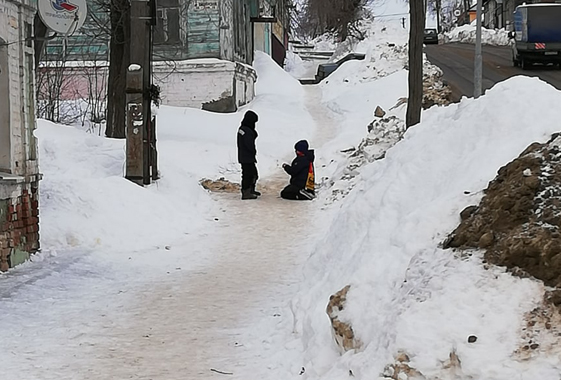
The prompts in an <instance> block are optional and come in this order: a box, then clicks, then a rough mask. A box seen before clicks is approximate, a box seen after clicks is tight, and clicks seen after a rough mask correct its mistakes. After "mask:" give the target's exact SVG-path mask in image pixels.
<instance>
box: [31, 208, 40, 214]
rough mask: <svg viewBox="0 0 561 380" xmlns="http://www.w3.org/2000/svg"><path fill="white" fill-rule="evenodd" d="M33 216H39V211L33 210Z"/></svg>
mask: <svg viewBox="0 0 561 380" xmlns="http://www.w3.org/2000/svg"><path fill="white" fill-rule="evenodd" d="M31 215H32V216H39V210H38V209H33V210H31Z"/></svg>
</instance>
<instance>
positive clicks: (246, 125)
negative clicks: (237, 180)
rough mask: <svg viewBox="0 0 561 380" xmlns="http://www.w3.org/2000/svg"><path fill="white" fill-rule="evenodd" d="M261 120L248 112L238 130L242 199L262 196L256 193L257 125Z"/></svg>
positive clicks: (253, 113) (257, 176) (251, 112)
mask: <svg viewBox="0 0 561 380" xmlns="http://www.w3.org/2000/svg"><path fill="white" fill-rule="evenodd" d="M257 120H259V118H258V117H257V114H256V113H255V112H253V111H247V112H246V113H245V115H244V117H243V120H242V123H241V126H240V128H239V129H238V141H237V145H238V162H239V163H240V164H241V165H242V186H241V187H242V199H257V197H258V196H260V195H261V193H259V192H258V191H255V184H256V183H257V178H259V175H258V174H257V166H256V163H257V149H256V147H255V140H256V139H257V131H256V130H255V123H257Z"/></svg>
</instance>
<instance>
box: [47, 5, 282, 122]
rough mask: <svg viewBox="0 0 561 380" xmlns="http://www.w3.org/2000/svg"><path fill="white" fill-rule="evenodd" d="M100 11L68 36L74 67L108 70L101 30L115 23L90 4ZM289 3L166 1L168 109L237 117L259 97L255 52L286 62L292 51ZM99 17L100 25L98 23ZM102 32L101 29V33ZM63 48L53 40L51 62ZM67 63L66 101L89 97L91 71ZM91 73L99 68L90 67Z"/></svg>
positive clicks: (161, 23) (159, 40)
mask: <svg viewBox="0 0 561 380" xmlns="http://www.w3.org/2000/svg"><path fill="white" fill-rule="evenodd" d="M88 1H89V3H90V4H91V5H90V6H89V9H90V11H91V13H92V15H91V16H89V17H90V20H89V22H88V21H87V22H86V24H85V25H84V27H83V28H82V29H83V30H81V31H80V33H77V34H76V35H74V36H71V37H69V38H68V46H67V47H66V51H67V57H66V59H67V60H68V61H83V62H90V63H91V62H94V61H96V65H97V67H96V68H95V69H99V68H100V67H101V72H107V65H106V64H105V65H104V64H101V63H100V62H102V61H105V62H107V60H108V56H107V54H108V49H107V43H108V40H109V39H108V38H106V37H103V36H101V37H103V38H100V36H98V35H96V33H95V32H93V31H94V30H96V26H95V24H96V23H97V22H99V20H100V19H103V18H104V17H107V14H104V13H103V12H101V11H100V10H99V8H97V7H96V6H95V2H94V0H88ZM288 1H289V0H158V1H157V3H156V4H157V7H156V14H155V15H154V16H155V18H156V25H155V26H154V27H153V45H154V46H153V58H154V67H153V75H154V83H155V84H157V85H159V86H160V89H161V96H162V103H163V104H166V105H173V106H183V107H194V108H202V109H206V110H211V111H217V112H233V111H236V110H237V108H238V107H240V106H242V105H244V104H247V103H249V102H250V101H251V100H253V98H254V94H255V93H254V85H255V81H256V80H257V75H256V72H255V70H254V69H253V68H252V67H251V64H252V63H253V58H254V50H261V51H264V52H265V53H267V54H269V55H270V56H271V57H273V59H274V60H275V61H276V62H277V63H278V64H279V65H281V66H282V65H283V64H284V58H285V55H286V50H287V49H286V47H287V46H288V29H289V28H288V25H289V22H290V20H289V16H288V11H287V4H288ZM93 19H95V21H94V20H93ZM97 29H98V30H99V27H98V28H97ZM61 51H62V47H61V44H60V41H58V40H57V39H55V40H53V41H49V43H48V45H47V48H46V53H47V54H46V55H45V57H46V59H51V60H55V61H58V60H59V58H58V57H60V52H61ZM75 66H76V65H73V64H68V63H67V64H66V69H65V70H66V71H67V74H68V75H66V78H65V81H67V82H72V83H70V84H69V85H68V86H65V88H71V90H68V91H66V92H65V93H63V94H62V96H63V98H65V99H67V96H66V94H68V96H76V95H77V94H84V93H87V88H88V87H89V85H88V83H86V82H87V78H86V77H85V75H84V74H82V73H83V72H84V71H85V70H82V68H80V70H78V69H76V67H75ZM90 69H91V68H90Z"/></svg>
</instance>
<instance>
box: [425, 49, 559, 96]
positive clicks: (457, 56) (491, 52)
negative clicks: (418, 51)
mask: <svg viewBox="0 0 561 380" xmlns="http://www.w3.org/2000/svg"><path fill="white" fill-rule="evenodd" d="M425 53H426V54H427V58H428V60H429V61H430V62H431V63H432V64H433V65H436V66H438V67H440V68H441V69H442V71H443V72H444V79H445V80H446V81H447V82H448V84H449V86H450V88H451V90H452V100H453V101H458V100H459V99H460V98H461V97H462V96H469V97H471V96H473V66H474V57H475V46H474V45H470V44H460V43H452V44H444V45H427V46H426V47H425ZM515 75H527V76H532V77H539V78H541V79H542V80H544V81H546V82H548V83H550V84H551V85H553V86H555V87H556V88H557V89H560V90H561V70H560V69H559V68H558V67H556V66H538V65H536V66H534V67H532V68H530V69H529V70H522V69H521V68H519V67H513V65H512V52H511V50H510V47H508V46H483V83H482V85H483V86H482V87H483V91H485V90H487V89H489V88H491V87H493V86H494V85H495V84H496V83H498V82H501V81H503V80H505V79H507V78H510V77H513V76H515Z"/></svg>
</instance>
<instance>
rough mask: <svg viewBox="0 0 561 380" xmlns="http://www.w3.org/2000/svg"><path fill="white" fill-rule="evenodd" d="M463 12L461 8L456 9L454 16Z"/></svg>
mask: <svg viewBox="0 0 561 380" xmlns="http://www.w3.org/2000/svg"><path fill="white" fill-rule="evenodd" d="M461 14H462V11H460V10H459V9H456V10H455V11H454V16H456V17H459V16H460V15H461Z"/></svg>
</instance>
